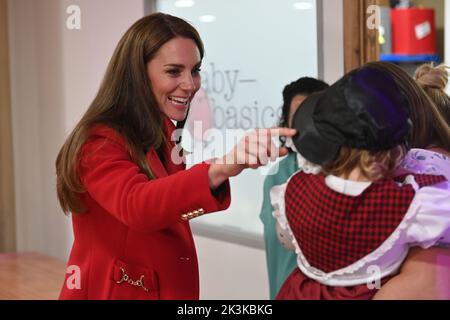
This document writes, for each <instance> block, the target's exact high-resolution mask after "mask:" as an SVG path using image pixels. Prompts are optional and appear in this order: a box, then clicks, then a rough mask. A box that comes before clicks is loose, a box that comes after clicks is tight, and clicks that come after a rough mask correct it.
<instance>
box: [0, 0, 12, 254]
mask: <svg viewBox="0 0 450 320" xmlns="http://www.w3.org/2000/svg"><path fill="white" fill-rule="evenodd" d="M0 65H1V66H2V68H1V69H0V252H13V251H16V215H15V203H14V201H15V200H14V164H13V139H12V114H11V84H10V72H9V66H10V60H9V44H8V8H7V0H0Z"/></svg>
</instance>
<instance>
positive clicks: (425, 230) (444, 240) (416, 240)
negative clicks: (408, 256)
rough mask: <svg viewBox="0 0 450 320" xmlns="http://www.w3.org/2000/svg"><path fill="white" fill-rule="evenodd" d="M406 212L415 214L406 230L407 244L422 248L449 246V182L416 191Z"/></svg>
mask: <svg viewBox="0 0 450 320" xmlns="http://www.w3.org/2000/svg"><path fill="white" fill-rule="evenodd" d="M408 211H409V212H415V214H414V215H412V216H411V219H410V221H409V226H408V228H407V229H406V240H407V243H409V244H410V245H412V246H414V245H416V246H420V247H422V248H429V247H431V246H435V245H445V246H448V245H450V183H449V182H443V183H440V184H438V185H435V186H432V187H424V188H421V189H420V190H418V191H417V192H416V195H415V197H414V200H413V202H412V203H411V206H410V208H409V210H408Z"/></svg>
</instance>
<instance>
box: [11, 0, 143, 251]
mask: <svg viewBox="0 0 450 320" xmlns="http://www.w3.org/2000/svg"><path fill="white" fill-rule="evenodd" d="M72 4H75V5H78V6H79V7H80V9H81V30H69V29H67V28H66V24H65V22H66V21H65V20H66V18H67V17H68V16H69V15H68V14H67V13H66V8H67V7H68V6H69V5H72ZM8 8H9V24H10V29H9V30H10V37H9V38H10V41H11V45H10V50H11V78H12V79H11V84H12V117H13V139H14V159H15V172H14V174H15V186H16V187H15V193H16V212H17V244H18V250H19V251H39V252H44V253H47V254H49V255H52V256H55V257H60V258H64V259H65V258H66V257H67V256H68V253H69V249H70V246H71V243H72V229H71V226H70V219H69V218H67V217H65V216H64V215H63V213H62V211H61V209H60V208H59V206H58V203H57V200H56V191H55V169H54V162H55V159H56V155H57V152H58V151H59V148H60V147H61V145H62V144H63V142H64V139H65V136H66V134H67V133H69V132H70V130H71V129H72V127H73V125H74V124H75V123H76V121H77V120H78V119H79V117H80V115H81V114H82V113H83V112H84V110H86V108H87V107H88V105H89V103H90V101H91V100H92V98H93V96H94V94H95V92H96V90H97V88H98V86H99V83H100V80H101V78H102V76H103V73H104V70H105V68H106V65H107V63H108V61H109V58H110V57H111V54H112V51H113V49H114V47H115V45H116V43H117V41H118V40H119V38H120V36H121V35H122V34H123V32H124V31H125V30H126V28H127V27H128V26H129V25H130V24H131V23H132V22H134V21H135V20H137V19H138V18H140V17H141V16H142V15H143V4H142V1H141V0H132V1H123V0H95V1H92V0H72V1H68V0H63V1H61V0H39V1H35V0H13V1H11V0H9V2H8Z"/></svg>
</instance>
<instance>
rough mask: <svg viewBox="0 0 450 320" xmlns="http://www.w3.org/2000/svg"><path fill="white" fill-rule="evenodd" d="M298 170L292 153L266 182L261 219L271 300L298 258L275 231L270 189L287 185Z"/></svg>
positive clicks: (294, 266) (295, 264)
mask: <svg viewBox="0 0 450 320" xmlns="http://www.w3.org/2000/svg"><path fill="white" fill-rule="evenodd" d="M297 170H298V165H297V158H296V154H295V153H294V152H291V153H289V155H288V156H287V157H286V158H284V159H283V160H281V161H280V162H279V168H278V172H277V173H276V174H274V175H268V176H267V177H266V179H265V181H264V194H263V204H262V208H261V213H260V215H259V217H260V219H261V221H262V223H263V224H264V242H265V244H266V260H267V270H268V273H269V286H270V298H271V299H275V296H276V294H277V293H278V291H279V290H280V288H281V286H282V284H283V283H284V281H285V280H286V278H287V277H288V276H289V275H290V274H291V272H292V271H293V270H294V268H296V267H297V256H296V254H295V252H294V251H288V250H286V249H284V247H283V246H282V245H281V244H280V243H279V241H278V237H277V235H276V231H275V224H276V220H275V218H274V217H273V216H272V212H273V207H272V205H271V203H270V189H271V188H272V187H273V186H276V185H280V184H283V183H285V182H286V181H287V179H289V177H290V176H291V175H292V174H293V173H294V172H296V171H297Z"/></svg>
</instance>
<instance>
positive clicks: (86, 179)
mask: <svg viewBox="0 0 450 320" xmlns="http://www.w3.org/2000/svg"><path fill="white" fill-rule="evenodd" d="M208 169H209V165H208V164H206V163H202V164H198V165H195V166H193V167H192V168H190V169H188V170H183V171H180V172H177V173H175V174H172V175H170V176H167V177H163V178H158V179H154V180H149V179H148V178H147V176H146V175H145V174H143V173H142V172H140V169H139V167H138V166H137V165H136V164H135V163H134V162H132V161H131V159H130V156H129V154H128V152H127V149H126V146H125V145H124V144H123V143H120V141H118V139H111V138H107V137H104V136H103V137H102V136H96V137H93V138H91V139H90V140H88V141H87V142H86V143H85V144H84V145H83V148H82V151H81V156H80V162H79V174H80V179H81V182H82V184H83V185H84V187H85V189H86V192H87V193H89V195H90V197H91V198H92V199H93V200H95V201H96V202H97V203H98V204H99V205H100V206H101V207H102V208H104V209H105V210H106V211H107V212H109V213H110V214H111V215H113V216H114V217H115V218H117V219H118V220H119V221H121V222H122V223H123V224H125V225H127V226H128V227H130V228H133V229H138V230H141V231H145V232H153V231H157V230H161V229H164V228H166V227H168V226H170V225H173V224H174V223H177V222H180V221H182V219H181V215H182V214H186V213H188V212H191V211H194V210H198V209H200V208H202V209H203V210H204V213H209V212H214V211H220V210H224V209H226V208H228V207H229V205H230V201H231V197H230V186H229V181H228V180H227V181H226V182H224V185H222V187H221V188H220V190H221V191H220V192H218V193H217V192H215V193H214V194H213V193H212V191H211V189H210V187H209V178H208Z"/></svg>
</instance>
